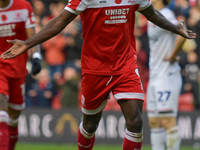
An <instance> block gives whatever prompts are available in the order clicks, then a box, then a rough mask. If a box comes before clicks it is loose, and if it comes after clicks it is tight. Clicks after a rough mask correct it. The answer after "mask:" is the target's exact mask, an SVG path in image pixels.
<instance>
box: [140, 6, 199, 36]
mask: <svg viewBox="0 0 200 150" xmlns="http://www.w3.org/2000/svg"><path fill="white" fill-rule="evenodd" d="M140 13H141V14H143V15H144V16H145V17H146V18H147V19H148V20H149V21H151V22H152V23H154V24H155V25H157V26H159V27H161V28H163V29H166V30H168V31H171V32H173V33H176V34H179V35H181V36H183V37H185V38H188V39H194V38H196V33H193V32H192V31H191V30H187V29H186V28H185V26H184V22H183V21H181V22H180V23H179V24H178V25H174V24H172V23H171V22H170V21H168V20H167V19H166V18H165V17H164V16H163V15H162V14H161V13H160V12H159V11H157V10H156V9H154V7H153V5H150V6H149V7H148V8H146V9H144V10H142V11H140Z"/></svg>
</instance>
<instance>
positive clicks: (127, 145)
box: [123, 129, 143, 150]
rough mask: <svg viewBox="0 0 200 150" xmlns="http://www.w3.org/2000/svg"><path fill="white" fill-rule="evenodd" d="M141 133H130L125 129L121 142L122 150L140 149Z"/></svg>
mask: <svg viewBox="0 0 200 150" xmlns="http://www.w3.org/2000/svg"><path fill="white" fill-rule="evenodd" d="M142 139H143V134H142V132H141V133H132V132H130V131H128V130H127V129H126V131H125V137H124V142H123V150H141V149H142Z"/></svg>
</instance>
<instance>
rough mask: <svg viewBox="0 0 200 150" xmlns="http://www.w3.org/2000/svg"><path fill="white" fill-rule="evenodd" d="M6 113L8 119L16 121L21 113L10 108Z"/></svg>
mask: <svg viewBox="0 0 200 150" xmlns="http://www.w3.org/2000/svg"><path fill="white" fill-rule="evenodd" d="M8 113H9V118H10V119H12V120H15V119H18V118H19V116H20V113H21V111H20V110H14V109H12V108H10V107H8Z"/></svg>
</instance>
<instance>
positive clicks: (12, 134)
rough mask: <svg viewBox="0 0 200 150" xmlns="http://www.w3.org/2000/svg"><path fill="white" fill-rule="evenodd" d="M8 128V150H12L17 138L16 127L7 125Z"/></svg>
mask: <svg viewBox="0 0 200 150" xmlns="http://www.w3.org/2000/svg"><path fill="white" fill-rule="evenodd" d="M8 130H9V134H10V141H9V150H14V149H15V145H16V143H17V140H18V127H12V126H8Z"/></svg>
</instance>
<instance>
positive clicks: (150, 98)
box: [146, 80, 157, 118]
mask: <svg viewBox="0 0 200 150" xmlns="http://www.w3.org/2000/svg"><path fill="white" fill-rule="evenodd" d="M146 94H147V95H146V100H147V112H148V117H152V118H155V117H157V115H156V111H157V102H156V97H155V95H156V93H155V85H154V82H153V81H151V80H149V83H148V86H147V93H146Z"/></svg>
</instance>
